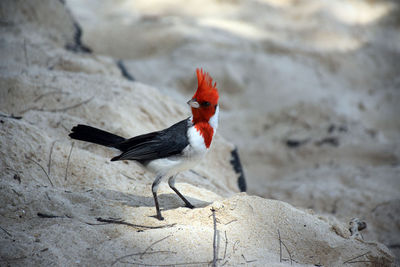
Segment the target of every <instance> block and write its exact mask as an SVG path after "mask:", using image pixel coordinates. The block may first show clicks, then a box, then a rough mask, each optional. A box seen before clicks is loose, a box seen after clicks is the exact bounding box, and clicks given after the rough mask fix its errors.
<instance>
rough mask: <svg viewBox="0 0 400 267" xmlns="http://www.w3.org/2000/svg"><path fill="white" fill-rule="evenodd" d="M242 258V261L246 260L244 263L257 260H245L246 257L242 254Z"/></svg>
mask: <svg viewBox="0 0 400 267" xmlns="http://www.w3.org/2000/svg"><path fill="white" fill-rule="evenodd" d="M242 258H243V259H244V261H245V262H246V263H250V262H255V261H257V260H249V261H248V260H247V259H246V257H245V256H244V255H243V254H242Z"/></svg>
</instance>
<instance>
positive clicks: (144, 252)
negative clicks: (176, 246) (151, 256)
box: [140, 235, 172, 259]
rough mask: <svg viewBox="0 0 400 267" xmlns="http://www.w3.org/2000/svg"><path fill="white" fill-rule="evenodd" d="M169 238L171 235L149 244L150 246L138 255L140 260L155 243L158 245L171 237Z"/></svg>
mask: <svg viewBox="0 0 400 267" xmlns="http://www.w3.org/2000/svg"><path fill="white" fill-rule="evenodd" d="M171 236H172V235H168V236H166V237H164V238H161V239H160V240H158V241H156V242H154V243H152V244H150V246H148V247H147V248H146V249H145V250H144V251H143V253H142V254H141V255H140V258H141V259H142V258H143V255H144V254H146V252H147V251H148V250H149V249H150V248H151V247H152V246H154V245H155V244H157V243H160V242H161V241H164V240H165V239H167V238H169V237H171Z"/></svg>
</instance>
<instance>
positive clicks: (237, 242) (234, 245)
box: [232, 240, 240, 253]
mask: <svg viewBox="0 0 400 267" xmlns="http://www.w3.org/2000/svg"><path fill="white" fill-rule="evenodd" d="M239 243H240V240H236V241H235V243H233V247H232V252H233V253H235V252H236V249H237V248H236V245H237V244H239Z"/></svg>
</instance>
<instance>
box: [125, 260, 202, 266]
mask: <svg viewBox="0 0 400 267" xmlns="http://www.w3.org/2000/svg"><path fill="white" fill-rule="evenodd" d="M120 262H121V263H128V264H132V265H137V266H162V267H173V266H189V265H204V264H207V265H209V264H210V262H207V261H199V262H182V263H172V264H146V263H141V262H137V261H120Z"/></svg>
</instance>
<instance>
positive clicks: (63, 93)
mask: <svg viewBox="0 0 400 267" xmlns="http://www.w3.org/2000/svg"><path fill="white" fill-rule="evenodd" d="M58 94H60V95H69V93H68V92H64V91H59V90H55V91H50V92H47V93H44V94H41V95H39V96H38V97H36V98H35V99H34V100H33V102H38V101H39V100H40V99H42V98H43V97H45V96H49V95H58Z"/></svg>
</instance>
